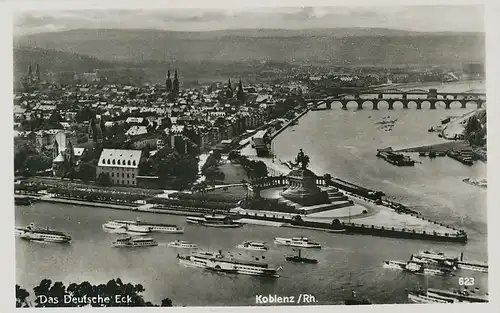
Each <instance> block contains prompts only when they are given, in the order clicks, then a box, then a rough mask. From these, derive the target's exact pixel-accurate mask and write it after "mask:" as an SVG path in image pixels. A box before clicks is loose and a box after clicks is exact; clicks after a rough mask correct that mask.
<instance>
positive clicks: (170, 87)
mask: <svg viewBox="0 0 500 313" xmlns="http://www.w3.org/2000/svg"><path fill="white" fill-rule="evenodd" d="M165 85H166V89H167V92H171V91H172V80H171V79H170V70H168V72H167V81H166V83H165Z"/></svg>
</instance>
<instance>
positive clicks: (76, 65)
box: [14, 48, 120, 79]
mask: <svg viewBox="0 0 500 313" xmlns="http://www.w3.org/2000/svg"><path fill="white" fill-rule="evenodd" d="M36 63H38V64H39V65H40V68H41V69H42V70H43V71H45V70H46V69H50V71H51V72H65V71H68V72H73V71H75V72H86V71H91V70H93V69H103V68H113V67H116V66H118V65H120V64H118V63H115V62H107V61H102V60H99V59H97V58H95V57H90V56H86V55H80V54H75V53H67V52H61V51H54V50H45V49H40V48H14V77H15V78H16V79H18V78H20V77H22V76H23V75H26V73H27V71H28V66H29V64H31V65H32V67H33V70H35V64H36Z"/></svg>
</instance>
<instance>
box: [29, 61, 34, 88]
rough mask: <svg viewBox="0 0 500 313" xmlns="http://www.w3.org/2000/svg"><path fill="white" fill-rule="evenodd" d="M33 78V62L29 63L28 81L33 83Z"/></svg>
mask: <svg viewBox="0 0 500 313" xmlns="http://www.w3.org/2000/svg"><path fill="white" fill-rule="evenodd" d="M32 78H33V70H32V69H31V64H30V65H28V83H29V84H31V81H32Z"/></svg>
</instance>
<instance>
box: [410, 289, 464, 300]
mask: <svg viewBox="0 0 500 313" xmlns="http://www.w3.org/2000/svg"><path fill="white" fill-rule="evenodd" d="M408 300H410V301H411V302H413V303H458V302H462V303H464V302H465V303H469V302H468V301H459V300H457V299H453V298H449V297H445V296H441V295H438V294H433V293H431V292H428V291H426V290H422V289H420V290H415V291H410V292H408Z"/></svg>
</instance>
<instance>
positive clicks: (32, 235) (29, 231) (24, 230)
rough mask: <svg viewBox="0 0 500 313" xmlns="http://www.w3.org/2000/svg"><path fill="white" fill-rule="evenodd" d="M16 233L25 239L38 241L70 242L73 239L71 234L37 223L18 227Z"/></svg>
mask: <svg viewBox="0 0 500 313" xmlns="http://www.w3.org/2000/svg"><path fill="white" fill-rule="evenodd" d="M15 235H16V236H18V237H19V238H21V239H24V240H28V241H37V242H54V243H68V242H70V241H71V236H70V235H68V234H65V233H63V232H61V231H57V230H53V229H49V227H46V228H41V227H36V226H35V223H30V224H29V225H28V226H26V227H16V228H15Z"/></svg>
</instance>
